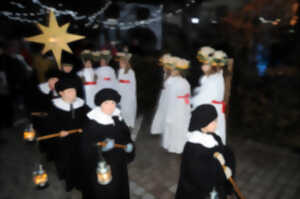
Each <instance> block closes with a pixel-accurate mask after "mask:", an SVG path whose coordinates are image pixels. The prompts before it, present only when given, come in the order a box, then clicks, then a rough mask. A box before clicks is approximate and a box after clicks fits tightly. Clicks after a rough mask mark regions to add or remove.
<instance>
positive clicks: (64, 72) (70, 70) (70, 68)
mask: <svg viewBox="0 0 300 199" xmlns="http://www.w3.org/2000/svg"><path fill="white" fill-rule="evenodd" d="M61 67H62V69H61V77H62V78H69V79H73V81H74V84H75V86H76V90H77V96H78V97H80V98H82V99H84V95H83V83H82V80H81V79H80V77H79V76H78V75H77V74H76V72H75V70H74V65H73V61H72V60H71V59H70V58H69V59H66V58H65V59H64V60H63V62H62V66H61Z"/></svg>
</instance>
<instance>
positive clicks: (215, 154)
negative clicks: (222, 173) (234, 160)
mask: <svg viewBox="0 0 300 199" xmlns="http://www.w3.org/2000/svg"><path fill="white" fill-rule="evenodd" d="M214 157H215V158H216V159H217V160H218V161H219V162H220V164H221V165H222V166H223V165H225V159H224V156H223V155H222V154H221V153H219V152H215V153H214Z"/></svg>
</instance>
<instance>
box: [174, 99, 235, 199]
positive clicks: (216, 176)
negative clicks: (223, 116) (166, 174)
mask: <svg viewBox="0 0 300 199" xmlns="http://www.w3.org/2000/svg"><path fill="white" fill-rule="evenodd" d="M216 118H217V112H216V110H215V108H214V106H212V105H209V104H204V105H201V106H199V107H197V108H196V109H195V110H194V111H193V112H192V118H191V121H190V127H189V130H190V131H191V133H188V141H187V143H186V145H185V147H184V151H183V155H182V162H181V169H180V178H179V183H178V188H177V192H176V199H186V198H188V199H206V198H209V197H210V196H211V195H213V194H218V198H220V199H224V198H226V196H227V195H228V194H231V193H232V186H231V184H230V182H229V181H228V178H230V177H231V176H232V173H233V172H234V170H235V160H234V155H233V152H232V151H231V150H230V149H229V147H228V146H225V145H224V144H223V143H222V141H221V138H220V137H219V136H218V135H216V134H215V133H213V131H214V129H215V128H216V125H217V122H216ZM223 164H224V165H225V166H226V167H225V171H224V170H223V168H222V165H223Z"/></svg>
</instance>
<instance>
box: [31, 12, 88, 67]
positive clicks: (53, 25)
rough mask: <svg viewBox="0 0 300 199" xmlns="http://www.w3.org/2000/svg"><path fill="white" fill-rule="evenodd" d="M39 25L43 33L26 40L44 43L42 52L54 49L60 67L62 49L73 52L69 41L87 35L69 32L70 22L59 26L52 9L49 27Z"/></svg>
mask: <svg viewBox="0 0 300 199" xmlns="http://www.w3.org/2000/svg"><path fill="white" fill-rule="evenodd" d="M37 26H38V28H39V29H40V30H41V31H42V34H40V35H37V36H32V37H27V38H25V40H27V41H31V42H37V43H42V44H44V45H45V46H44V49H43V51H42V54H45V53H47V52H48V51H49V50H52V52H53V54H54V57H55V60H56V63H57V65H58V67H59V68H60V67H61V53H62V50H65V51H67V52H69V53H72V50H71V49H70V47H69V46H68V43H69V42H73V41H76V40H80V39H84V38H85V36H81V35H75V34H69V33H68V32H67V29H68V27H69V26H70V23H67V24H65V25H62V26H59V25H58V24H57V21H56V18H55V15H54V13H53V11H50V15H49V27H46V26H43V25H42V24H37Z"/></svg>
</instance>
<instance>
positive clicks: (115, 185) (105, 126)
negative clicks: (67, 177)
mask: <svg viewBox="0 0 300 199" xmlns="http://www.w3.org/2000/svg"><path fill="white" fill-rule="evenodd" d="M120 98H121V97H120V95H119V93H118V92H117V91H115V90H113V89H102V90H101V91H99V92H98V93H97V94H96V96H95V104H96V108H94V109H93V110H92V111H91V112H89V113H88V114H87V116H88V118H89V119H90V120H89V122H88V123H87V124H86V125H85V128H84V129H83V131H84V134H83V138H82V140H81V141H82V143H81V145H82V148H81V153H82V158H83V161H82V162H83V163H84V164H83V169H84V171H83V174H84V175H83V179H82V183H83V190H82V195H83V198H85V199H96V198H105V199H129V182H128V181H129V179H128V171H127V164H128V163H129V162H131V161H132V160H133V159H134V156H135V150H134V147H133V142H132V140H131V138H130V133H129V128H128V127H127V126H126V124H125V122H124V121H123V119H122V118H121V116H120V110H119V109H117V108H116V104H117V103H119V102H120ZM107 138H109V139H110V140H112V141H110V142H108V144H107V145H106V146H105V147H102V156H103V158H104V160H105V161H106V162H107V163H108V164H109V165H110V166H111V172H112V181H111V182H110V183H109V184H107V185H101V184H99V183H98V182H97V175H96V168H97V164H98V161H99V160H100V158H99V154H98V151H97V150H98V149H97V147H96V146H95V144H96V143H97V142H101V141H105V140H106V139H107ZM114 143H116V144H122V145H126V148H125V149H121V148H113V146H114Z"/></svg>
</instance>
